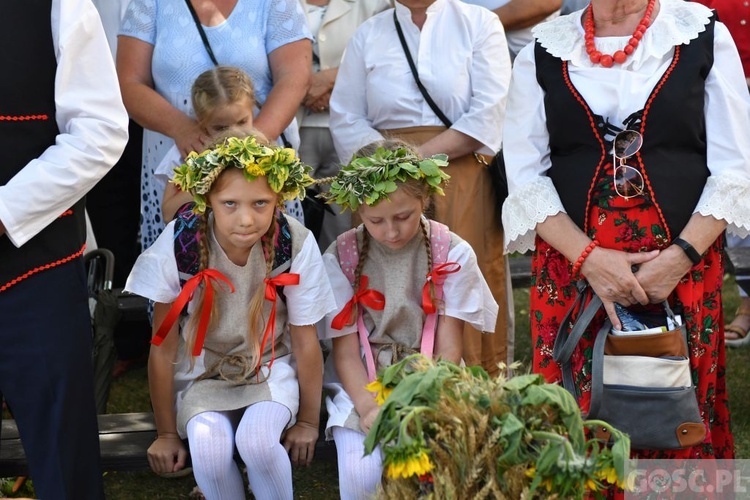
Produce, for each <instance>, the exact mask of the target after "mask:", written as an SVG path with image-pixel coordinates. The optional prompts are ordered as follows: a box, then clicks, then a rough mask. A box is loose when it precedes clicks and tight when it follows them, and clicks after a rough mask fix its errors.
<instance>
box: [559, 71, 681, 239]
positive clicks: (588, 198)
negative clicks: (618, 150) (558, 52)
mask: <svg viewBox="0 0 750 500" xmlns="http://www.w3.org/2000/svg"><path fill="white" fill-rule="evenodd" d="M562 72H563V78H564V79H565V85H567V86H568V89H569V90H570V92H571V94H573V97H575V98H576V100H577V101H578V103H579V104H580V105H581V107H583V110H584V111H585V112H586V116H588V117H589V124H590V125H591V130H592V131H593V132H594V137H596V140H597V141H599V145H600V146H601V149H602V157H601V159H600V160H599V165H597V166H596V170H595V171H594V177H593V178H592V179H591V186H589V192H588V194H587V195H586V211H585V213H584V215H583V228H584V232H585V231H586V228H587V227H589V211H590V209H591V193H593V191H594V187H595V186H596V179H598V178H599V172H600V171H601V169H602V167H603V166H604V162H605V160H606V158H607V148H606V147H605V145H604V141H603V140H602V138H601V137H600V136H599V132H598V131H597V130H596V121H595V120H594V116H593V115H592V114H591V110H590V109H589V106H588V104H586V101H584V100H583V97H581V94H579V93H578V90H577V89H576V88H575V87H574V86H573V83H572V82H571V81H570V73H568V61H563V66H562ZM670 241H671V240H670Z"/></svg>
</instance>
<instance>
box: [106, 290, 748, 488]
mask: <svg viewBox="0 0 750 500" xmlns="http://www.w3.org/2000/svg"><path fill="white" fill-rule="evenodd" d="M724 285H725V286H724V313H725V318H726V320H727V321H729V320H731V319H732V317H733V315H734V311H735V310H736V308H737V304H738V301H739V299H738V296H737V287H736V286H735V284H734V279H733V278H731V277H728V278H727V279H726V280H725V284H724ZM514 300H515V304H516V348H515V349H516V359H517V360H520V361H522V362H523V363H524V366H528V364H529V362H530V359H531V348H530V337H529V309H528V304H529V291H528V289H518V290H514ZM727 381H728V386H729V396H730V405H731V411H732V417H733V420H732V430H733V432H734V437H735V444H736V453H737V458H750V418H748V416H750V385H749V384H748V381H750V348H745V349H730V350H728V351H727ZM146 384H147V381H146V369H145V368H139V369H136V370H132V371H130V372H127V373H126V374H125V375H123V376H122V377H120V378H119V379H117V380H116V381H115V382H114V384H113V387H112V394H111V396H110V402H109V407H108V410H109V412H110V413H124V412H141V411H149V410H150V405H149V398H148V388H147V385H146ZM104 485H105V492H106V495H107V498H108V499H110V500H139V499H144V500H145V499H187V498H189V494H190V492H191V491H192V489H193V487H194V486H195V481H194V480H193V478H192V477H187V478H182V479H162V478H160V477H158V476H156V475H155V474H153V473H151V472H110V473H107V474H105V477H104ZM294 489H295V498H299V499H310V500H332V499H335V498H338V486H337V474H336V466H335V464H333V463H330V462H324V461H320V460H319V461H316V462H314V463H313V465H311V466H310V467H307V468H295V469H294Z"/></svg>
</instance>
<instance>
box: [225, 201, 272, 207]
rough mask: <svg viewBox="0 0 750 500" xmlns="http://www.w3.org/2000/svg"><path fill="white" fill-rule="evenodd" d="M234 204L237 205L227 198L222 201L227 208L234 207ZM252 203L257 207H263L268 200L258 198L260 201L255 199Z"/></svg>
mask: <svg viewBox="0 0 750 500" xmlns="http://www.w3.org/2000/svg"><path fill="white" fill-rule="evenodd" d="M236 205H237V203H236V202H234V201H231V200H228V201H225V202H224V206H225V207H228V208H232V207H234V206H236ZM253 205H255V206H256V207H258V208H262V207H265V206H266V205H268V202H267V201H266V200H260V201H256V202H255V203H254V204H253Z"/></svg>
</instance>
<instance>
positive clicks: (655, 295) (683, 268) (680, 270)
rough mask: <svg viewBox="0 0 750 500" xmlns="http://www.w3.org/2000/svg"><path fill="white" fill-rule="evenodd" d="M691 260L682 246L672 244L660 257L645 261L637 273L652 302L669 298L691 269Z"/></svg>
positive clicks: (636, 275)
mask: <svg viewBox="0 0 750 500" xmlns="http://www.w3.org/2000/svg"><path fill="white" fill-rule="evenodd" d="M691 267H693V263H692V262H690V259H688V257H687V255H685V252H683V251H682V249H681V248H679V247H677V246H675V245H672V246H670V247H669V248H667V249H665V250H662V252H661V253H660V254H659V256H658V257H656V258H655V259H653V260H650V261H648V262H644V263H643V264H642V265H641V266H640V267H639V268H638V271H637V272H636V273H635V277H636V279H637V280H638V283H640V285H641V288H643V290H644V291H645V292H646V295H647V296H648V299H649V301H650V302H651V303H652V304H658V303H660V302H664V301H665V300H667V298H668V297H669V295H670V294H671V293H672V291H673V290H674V289H675V287H676V286H677V284H678V283H679V282H680V280H681V279H682V278H683V276H685V274H686V273H688V272H689V271H690V268H691Z"/></svg>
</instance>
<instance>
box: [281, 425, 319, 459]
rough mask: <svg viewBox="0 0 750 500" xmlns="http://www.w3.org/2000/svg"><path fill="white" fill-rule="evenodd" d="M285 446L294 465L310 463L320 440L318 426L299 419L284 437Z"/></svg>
mask: <svg viewBox="0 0 750 500" xmlns="http://www.w3.org/2000/svg"><path fill="white" fill-rule="evenodd" d="M283 440H284V448H285V449H286V451H287V453H289V458H290V459H291V461H292V463H293V464H294V465H305V466H307V465H310V462H312V459H313V455H315V443H316V442H317V441H318V427H317V426H316V425H312V424H310V423H307V422H302V421H298V422H297V423H296V424H295V425H294V426H292V428H291V429H289V430H288V431H286V433H285V434H284V437H283Z"/></svg>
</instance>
